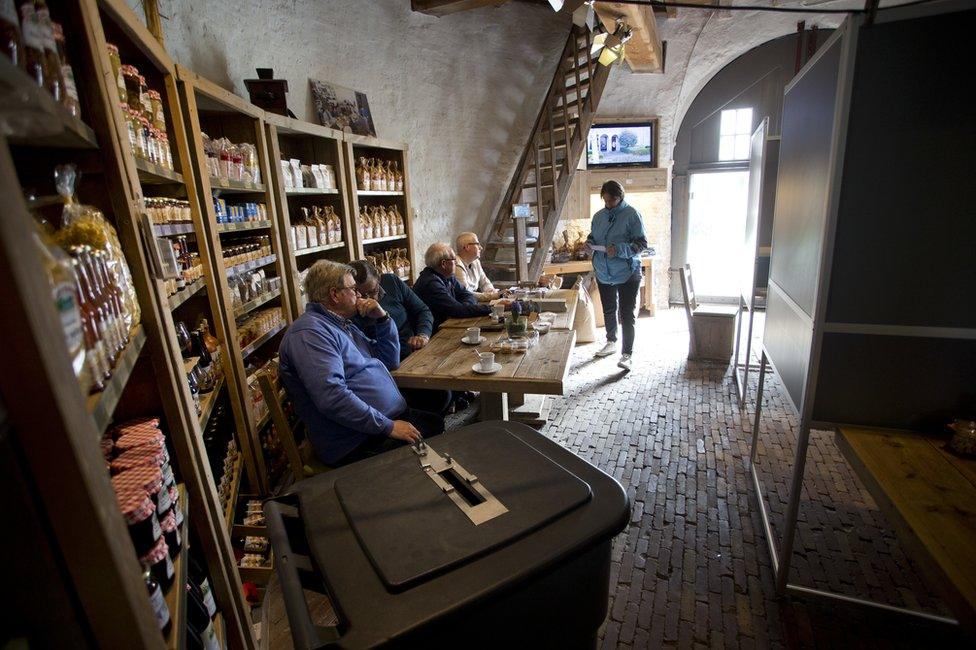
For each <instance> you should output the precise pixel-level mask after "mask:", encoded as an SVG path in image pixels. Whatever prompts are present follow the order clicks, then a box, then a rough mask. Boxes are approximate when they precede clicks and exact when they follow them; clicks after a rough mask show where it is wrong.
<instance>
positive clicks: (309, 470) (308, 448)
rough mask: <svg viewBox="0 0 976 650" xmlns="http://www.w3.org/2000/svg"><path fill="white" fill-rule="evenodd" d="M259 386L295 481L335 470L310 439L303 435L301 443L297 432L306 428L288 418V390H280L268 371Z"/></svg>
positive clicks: (260, 373) (264, 373)
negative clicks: (294, 423) (319, 457)
mask: <svg viewBox="0 0 976 650" xmlns="http://www.w3.org/2000/svg"><path fill="white" fill-rule="evenodd" d="M258 385H259V386H260V387H261V393H262V394H263V395H264V402H265V404H267V405H268V412H269V413H270V414H271V421H272V422H273V423H274V426H275V430H276V432H277V434H278V440H279V441H281V446H282V447H283V448H284V450H285V457H286V458H287V459H288V467H289V468H290V469H291V473H292V476H293V477H294V480H295V482H296V483H297V482H298V481H301V480H302V479H305V478H308V477H310V476H315V475H316V474H321V473H322V472H327V471H329V469H331V468H330V467H328V466H327V465H325V464H323V463H322V462H321V461H320V460H319V459H318V458H316V457H315V452H314V451H313V450H312V445H311V443H309V441H308V438H307V437H305V436H303V438H302V441H301V442H300V443H299V442H297V440H298V438H297V435H296V434H297V430H298V428H299V427H304V426H305V425H304V424H303V423H302V421H301V420H298V421H297V424H296V427H295V428H294V429H293V428H292V426H291V423H290V422H289V420H288V415H287V414H286V413H285V406H284V402H285V400H286V399H288V398H287V396H286V395H285V390H284V389H283V388H280V387H279V386H278V385H277V382H276V381H275V380H274V378H273V377H272V375H271V374H270V373H268V372H267V371H265V370H261V371H259V372H258Z"/></svg>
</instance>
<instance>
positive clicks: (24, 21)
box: [20, 0, 44, 88]
mask: <svg viewBox="0 0 976 650" xmlns="http://www.w3.org/2000/svg"><path fill="white" fill-rule="evenodd" d="M20 33H21V37H22V39H23V41H22V42H23V46H24V49H23V58H22V65H23V66H24V70H26V71H27V74H28V75H30V78H31V79H33V80H34V83H36V84H37V85H38V86H40V87H41V88H44V36H43V34H42V30H41V25H40V23H38V20H37V11H35V10H34V2H33V0H26V2H23V3H21V5H20Z"/></svg>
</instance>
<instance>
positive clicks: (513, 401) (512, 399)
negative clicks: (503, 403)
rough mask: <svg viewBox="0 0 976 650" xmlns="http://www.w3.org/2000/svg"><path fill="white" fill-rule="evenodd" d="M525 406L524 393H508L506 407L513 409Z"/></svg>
mask: <svg viewBox="0 0 976 650" xmlns="http://www.w3.org/2000/svg"><path fill="white" fill-rule="evenodd" d="M523 404H525V393H509V394H508V407H509V408H515V407H516V406H522V405H523Z"/></svg>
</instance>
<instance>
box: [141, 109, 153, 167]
mask: <svg viewBox="0 0 976 650" xmlns="http://www.w3.org/2000/svg"><path fill="white" fill-rule="evenodd" d="M139 127H140V128H139V145H140V146H141V147H142V157H143V158H145V159H146V160H149V159H150V155H151V153H150V140H151V138H150V136H149V120H147V119H146V118H145V116H140V117H139Z"/></svg>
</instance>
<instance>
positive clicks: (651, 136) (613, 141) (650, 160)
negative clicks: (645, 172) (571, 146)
mask: <svg viewBox="0 0 976 650" xmlns="http://www.w3.org/2000/svg"><path fill="white" fill-rule="evenodd" d="M657 127H658V120H657V118H644V119H640V118H635V119H623V118H621V119H612V120H606V121H600V122H598V123H596V124H594V125H593V126H592V127H590V133H589V135H588V136H587V138H586V168H587V169H607V168H614V167H633V168H645V169H652V168H654V167H657V145H658V128H657Z"/></svg>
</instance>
